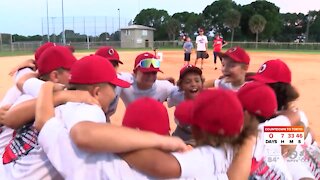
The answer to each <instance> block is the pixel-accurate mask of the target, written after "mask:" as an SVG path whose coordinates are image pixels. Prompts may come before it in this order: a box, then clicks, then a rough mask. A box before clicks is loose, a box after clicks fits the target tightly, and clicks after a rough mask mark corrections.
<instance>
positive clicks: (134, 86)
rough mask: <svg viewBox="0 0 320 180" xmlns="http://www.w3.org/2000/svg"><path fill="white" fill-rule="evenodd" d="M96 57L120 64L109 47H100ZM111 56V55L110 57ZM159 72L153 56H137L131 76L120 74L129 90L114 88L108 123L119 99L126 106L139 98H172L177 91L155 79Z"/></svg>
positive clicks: (162, 99) (149, 54) (115, 53)
mask: <svg viewBox="0 0 320 180" xmlns="http://www.w3.org/2000/svg"><path fill="white" fill-rule="evenodd" d="M96 54H97V55H100V56H102V57H105V58H107V59H109V60H110V62H111V63H113V64H115V63H121V61H120V60H119V55H118V53H117V51H116V50H115V49H113V48H111V47H101V48H99V49H98V50H97V52H96ZM110 54H113V55H110ZM158 72H162V71H161V70H160V61H159V59H157V58H156V57H155V55H153V54H151V53H148V52H145V53H141V54H139V55H138V56H137V57H136V59H135V63H134V68H133V74H132V73H125V72H121V73H118V74H117V75H118V77H119V78H120V79H123V80H125V81H127V82H130V83H131V86H130V87H129V88H125V89H123V88H120V87H117V88H116V98H115V99H114V101H113V102H112V103H111V105H110V107H109V108H108V109H109V110H108V113H107V116H108V121H110V119H109V118H110V116H111V115H112V114H114V112H115V111H116V108H117V105H118V101H119V97H120V98H121V99H122V101H123V102H124V104H125V106H128V104H130V103H131V102H133V101H134V100H136V99H138V98H141V97H145V96H147V97H152V98H154V99H156V100H158V101H160V102H164V101H166V100H167V98H168V97H170V96H172V95H173V94H174V92H176V91H175V90H176V89H177V88H176V87H175V86H174V85H173V84H171V83H170V82H169V81H168V80H165V79H159V78H158V79H157V73H158Z"/></svg>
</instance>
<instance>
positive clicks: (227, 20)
mask: <svg viewBox="0 0 320 180" xmlns="http://www.w3.org/2000/svg"><path fill="white" fill-rule="evenodd" d="M240 19H241V13H240V12H239V11H237V10H235V9H230V10H229V11H227V12H226V13H225V14H224V24H225V25H226V26H228V27H229V28H230V29H231V46H232V42H233V36H234V29H235V28H237V27H239V24H240Z"/></svg>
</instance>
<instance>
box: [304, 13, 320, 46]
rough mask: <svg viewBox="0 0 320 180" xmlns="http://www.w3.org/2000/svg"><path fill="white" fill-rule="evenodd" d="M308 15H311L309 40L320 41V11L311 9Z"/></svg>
mask: <svg viewBox="0 0 320 180" xmlns="http://www.w3.org/2000/svg"><path fill="white" fill-rule="evenodd" d="M308 15H309V16H311V18H310V22H309V26H310V29H309V40H310V41H316V42H320V11H310V12H309V14H308ZM306 16H307V15H306ZM306 18H307V17H306Z"/></svg>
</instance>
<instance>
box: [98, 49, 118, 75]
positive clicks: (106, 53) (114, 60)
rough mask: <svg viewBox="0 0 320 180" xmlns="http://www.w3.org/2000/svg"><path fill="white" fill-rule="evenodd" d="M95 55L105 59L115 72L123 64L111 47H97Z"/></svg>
mask: <svg viewBox="0 0 320 180" xmlns="http://www.w3.org/2000/svg"><path fill="white" fill-rule="evenodd" d="M95 55H99V56H102V57H105V58H107V59H108V60H109V61H110V62H111V64H112V66H113V67H114V68H115V69H116V70H117V69H118V67H119V64H123V62H122V61H121V60H120V56H119V54H118V52H117V50H116V49H114V48H113V47H111V46H101V47H99V49H97V51H96V52H95Z"/></svg>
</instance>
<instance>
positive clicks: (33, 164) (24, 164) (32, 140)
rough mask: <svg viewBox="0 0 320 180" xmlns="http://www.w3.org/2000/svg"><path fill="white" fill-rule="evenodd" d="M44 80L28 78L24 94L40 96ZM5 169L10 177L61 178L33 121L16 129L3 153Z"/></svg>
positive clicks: (24, 86) (31, 96)
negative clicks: (44, 148)
mask: <svg viewBox="0 0 320 180" xmlns="http://www.w3.org/2000/svg"><path fill="white" fill-rule="evenodd" d="M43 83H44V81H42V80H39V79H37V78H31V79H29V80H27V81H26V82H25V83H24V85H23V92H24V93H28V94H25V95H23V96H29V97H30V98H35V97H37V96H38V93H39V91H40V88H41V86H42V84H43ZM3 164H4V169H5V171H6V174H7V176H8V178H10V179H61V178H62V177H61V176H60V174H59V173H58V172H57V170H55V168H54V167H53V166H52V164H51V163H50V161H49V159H48V158H47V156H46V154H45V153H44V151H43V149H42V147H41V146H40V145H39V144H38V132H37V131H36V130H35V129H34V127H33V122H32V123H29V124H26V125H24V126H23V127H22V128H20V129H18V130H16V131H15V135H14V136H13V138H12V140H11V141H10V144H9V145H7V147H6V149H5V152H4V154H3Z"/></svg>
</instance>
